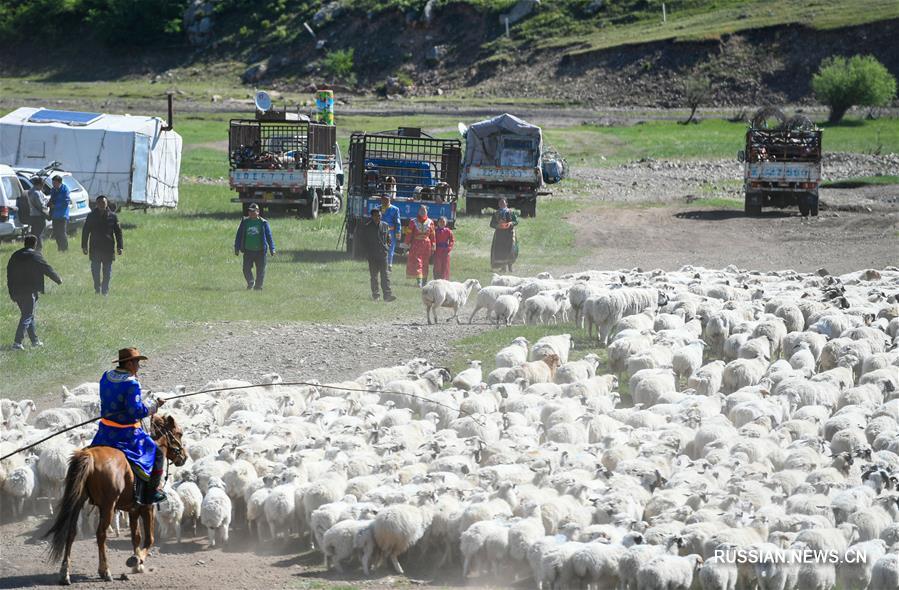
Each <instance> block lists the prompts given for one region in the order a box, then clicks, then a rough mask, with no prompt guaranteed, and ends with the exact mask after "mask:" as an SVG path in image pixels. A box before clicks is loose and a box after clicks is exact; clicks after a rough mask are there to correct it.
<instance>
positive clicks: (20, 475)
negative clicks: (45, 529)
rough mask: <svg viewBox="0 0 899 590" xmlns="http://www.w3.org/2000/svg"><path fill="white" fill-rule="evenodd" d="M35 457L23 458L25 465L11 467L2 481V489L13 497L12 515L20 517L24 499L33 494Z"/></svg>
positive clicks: (29, 497)
mask: <svg viewBox="0 0 899 590" xmlns="http://www.w3.org/2000/svg"><path fill="white" fill-rule="evenodd" d="M36 459H37V458H36V457H35V456H33V455H32V456H30V457H28V458H27V459H26V460H25V465H22V466H20V467H16V468H15V469H11V470H10V471H9V473H7V474H6V480H5V481H3V482H2V483H3V491H4V492H6V493H7V494H8V495H9V496H11V497H12V498H13V515H14V516H15V517H16V518H20V517H21V516H22V515H23V510H24V507H25V501H26V500H29V499H31V496H32V495H33V494H34V488H35V483H36V481H35V480H36V477H35V474H34V467H35V465H34V463H35V460H36Z"/></svg>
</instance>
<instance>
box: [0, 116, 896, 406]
mask: <svg viewBox="0 0 899 590" xmlns="http://www.w3.org/2000/svg"><path fill="white" fill-rule="evenodd" d="M229 118H230V115H228V114H190V115H186V116H184V117H182V118H181V120H180V124H179V126H178V130H179V132H180V133H181V134H182V135H183V137H184V144H185V150H184V159H183V168H182V173H183V174H184V176H185V180H184V181H183V182H182V186H181V189H182V190H181V202H180V205H179V207H178V209H177V210H166V211H149V212H146V213H143V212H137V211H129V210H126V211H124V212H123V213H122V214H121V221H122V223H123V224H124V227H125V242H126V248H125V255H124V256H123V257H122V258H120V259H119V260H118V261H117V262H116V264H115V267H114V274H113V281H112V294H111V296H110V297H109V298H108V299H104V298H100V297H97V296H95V295H94V293H93V288H92V283H91V278H90V272H89V263H88V260H87V257H86V256H83V255H82V254H81V252H80V250H79V248H78V245H79V244H78V241H77V239H76V240H75V242H74V243H73V244H72V246H73V247H72V249H71V250H70V251H69V252H68V253H66V254H60V253H58V252H57V251H56V247H55V245H54V244H52V242H51V243H48V245H47V248H46V253H47V258H48V260H49V262H50V263H51V264H52V265H53V266H54V267H55V268H56V269H57V270H58V271H59V272H60V274H61V275H62V277H63V280H64V283H63V285H62V286H61V287H56V286H55V285H52V286H51V288H50V292H49V293H48V294H47V295H46V296H44V297H42V298H41V302H40V308H39V313H38V322H39V331H40V335H41V337H42V338H43V339H44V341H45V342H46V343H47V346H46V347H45V348H44V349H42V350H36V351H34V350H28V351H26V352H24V353H15V354H13V352H12V351H10V350H9V349H8V345H9V343H10V341H11V336H12V332H13V330H14V327H15V322H16V319H17V317H18V311H17V310H16V308H15V306H14V305H13V304H12V302H10V301H9V300H8V299H4V300H3V302H0V310H2V313H0V332H2V334H4V336H2V340H0V342H2V343H3V344H5V347H4V348H3V349H0V375H2V376H3V377H2V381H0V395H4V394H10V393H13V392H15V393H16V395H18V396H37V395H40V394H41V393H44V392H47V391H50V390H51V389H53V388H55V387H56V386H58V385H59V384H62V383H66V384H73V383H77V382H79V381H80V380H82V379H93V378H96V373H97V371H98V370H99V368H101V367H103V366H106V363H107V361H108V357H109V354H110V351H114V350H116V349H118V348H120V347H122V346H124V345H128V344H136V345H138V346H139V347H140V348H142V349H146V350H150V351H152V350H160V349H163V348H165V347H166V346H169V345H172V344H176V343H180V342H185V341H188V340H189V339H191V338H195V337H202V335H203V333H204V330H205V329H206V328H205V326H206V324H207V323H210V322H217V321H230V320H258V321H263V322H282V321H319V322H358V321H359V319H360V318H361V317H366V318H375V319H381V320H388V319H396V318H404V319H409V320H412V321H422V320H423V319H424V318H423V317H422V315H423V314H422V308H421V304H420V300H419V298H418V293H417V290H416V289H415V288H414V287H412V286H411V283H409V282H407V281H405V280H404V279H403V274H404V273H403V267H402V262H401V261H400V262H399V263H398V264H397V265H396V267H395V269H396V270H395V275H394V283H395V284H396V286H397V295H398V297H399V300H398V301H397V302H396V304H395V305H393V306H389V307H388V306H386V305H384V304H380V305H379V304H375V303H372V302H370V301H369V298H368V295H369V293H368V274H367V270H366V268H365V265H364V264H363V263H361V262H355V261H351V260H348V259H347V258H346V256H345V255H344V253H343V251H342V249H341V248H340V247H338V244H337V242H338V235H339V233H340V228H341V224H342V219H343V218H342V215H323V216H321V217H320V218H319V219H318V220H316V221H310V220H297V219H294V218H291V217H275V218H273V219H272V226H273V231H274V234H275V240H276V242H277V245H278V250H279V252H278V255H277V256H276V257H275V258H274V259H272V260H271V263H270V266H269V272H268V278H267V281H266V290H265V291H263V292H262V293H255V292H253V293H247V292H246V290H245V289H244V283H243V278H242V275H241V270H240V259H239V258H238V257H235V256H234V255H233V250H232V244H233V239H234V232H235V230H236V228H237V223H238V220H239V209H238V206H237V205H235V204H232V203H231V202H230V199H231V197H232V194H231V191H230V190H229V189H228V187H227V185H226V184H225V183H224V182H221V181H219V182H216V183H214V184H209V183H199V182H195V181H194V180H192V179H193V178H194V177H205V178H213V179H215V178H218V177H223V176H225V175H226V174H227V165H226V162H225V157H226V154H225V150H224V148H223V147H222V146H221V145H219V144H220V143H221V141H222V139H224V138H225V137H226V129H227V121H228V119H229ZM339 123H340V125H341V128H340V129H341V131H340V141H341V142H342V143H344V153H346V152H345V142H346V140H347V138H348V137H349V131H350V130H353V129H360V130H379V129H388V128H390V127H396V126H397V125H400V124H407V125H411V124H416V125H421V126H422V127H424V128H425V129H426V130H430V131H431V132H433V133H435V134H437V135H441V136H445V137H452V136H453V135H454V134H455V133H456V132H455V123H456V119H455V118H453V117H446V116H442V117H414V118H403V117H383V118H375V117H344V118H342V119H341V120H340V121H339ZM743 129H744V127H743V125H742V124H736V123H727V122H725V121H720V120H707V121H703V122H702V123H700V124H699V125H691V126H688V127H684V126H679V125H676V124H674V123H668V122H650V123H646V124H643V125H635V126H631V127H612V128H606V127H593V126H576V127H566V128H552V129H549V130H548V131H547V137H548V141H550V142H551V143H553V144H555V145H556V146H557V147H559V149H560V150H561V151H562V153H564V154H565V155H566V156H567V157H568V158H569V162H570V163H571V164H572V166H573V167H579V166H597V167H600V166H609V165H613V164H615V163H618V162H622V161H625V160H629V159H634V158H641V157H653V158H676V157H681V158H700V157H701V158H727V157H732V154H733V153H735V152H736V150H737V149H739V147H740V142H741V138H742V132H743ZM875 142H879V143H880V144H882V145H884V146H887V147H884V148H883V149H884V151H899V121H897V120H895V119H881V120H878V121H856V122H850V123H849V124H847V125H845V126H839V127H833V128H827V129H826V131H825V146H826V148H827V149H829V150H845V151H865V150H868V149H873V146H874V143H875ZM601 156H605V158H606V159H605V160H602V159H601ZM555 188H556V194H557V196H558V198H554V199H546V200H544V201H542V202H541V204H540V205H539V208H538V217H537V218H536V219H534V220H530V219H528V220H525V221H524V222H523V223H522V224H521V226H520V235H521V239H522V253H521V259H520V262H521V264H520V265H519V266H517V267H516V272H517V273H522V274H535V273H537V272H540V271H542V270H547V269H553V270H554V271H558V269H559V268H560V267H573V266H575V265H576V263H577V261H578V260H579V259H580V257H581V256H582V255H583V252H580V251H578V250H577V249H576V248H575V240H574V233H573V231H572V229H571V227H570V226H569V225H568V224H567V223H565V222H564V221H562V220H563V219H564V217H565V216H566V215H569V214H575V213H576V212H577V211H578V210H579V209H580V208H581V207H582V206H583V205H584V204H585V200H584V197H583V194H584V191H582V190H580V189H581V188H583V187H581V184H579V183H578V181H574V180H572V181H566V182H563V183H562V184H561V185H556V187H555ZM695 204H697V205H698V206H706V207H714V208H731V207H737V206H739V203H738V202H736V201H733V200H729V199H720V198H715V197H713V196H711V195H710V196H709V198H702V199H699V200H698V201H696V202H695ZM456 235H457V240H458V247H457V250H456V251H455V253H454V257H453V276H454V277H456V278H463V277H464V278H467V277H477V278H478V279H480V280H481V281H482V282H487V281H489V277H490V272H489V268H488V267H489V244H490V239H491V235H492V234H491V231H490V229H489V227H488V220H487V219H486V218H469V217H461V218H460V221H459V225H458V228H457V231H456ZM18 247H19V245H17V244H10V243H3V244H0V260H6V259H7V258H8V256H9V255H10V253H11V252H12V251H14V250H15V249H16V248H18ZM360 309H361V310H364V313H363V314H360ZM520 330H521V328H520V327H516V328H515V329H514V331H516V332H517V331H520ZM527 330H531V328H527ZM532 331H533V332H534V335H535V336H536V335H537V333H539V332H540V330H539V329H535V330H532ZM528 333H531V332H528ZM507 336H508V334H506V333H505V331H504V330H498V331H497V332H490V333H489V335H488V336H485V337H484V338H485V339H486V340H484V341H483V344H484V345H486V346H487V349H488V350H494V349H496V348H498V347H499V346H501V345H502V344H504V343H505V342H507V341H508V340H509V338H508V337H507ZM460 346H461V348H460V352H459V355H458V358H457V359H456V360H455V361H454V362H457V363H463V364H464V358H465V357H466V356H471V352H472V347H471V346H470V345H469V344H465V343H464V342H463V343H462V344H461V345H460ZM472 346H473V345H472ZM466 347H467V348H466Z"/></svg>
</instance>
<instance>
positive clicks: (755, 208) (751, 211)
mask: <svg viewBox="0 0 899 590" xmlns="http://www.w3.org/2000/svg"><path fill="white" fill-rule="evenodd" d="M743 212H744V213H745V214H746V217H759V216H761V214H762V206H761V205H755V204H752V203H750V202H749V201H746V203H745V204H744V205H743Z"/></svg>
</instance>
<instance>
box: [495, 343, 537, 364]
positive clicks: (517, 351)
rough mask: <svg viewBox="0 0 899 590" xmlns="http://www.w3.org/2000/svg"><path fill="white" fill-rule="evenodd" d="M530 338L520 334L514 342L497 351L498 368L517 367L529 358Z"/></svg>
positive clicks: (496, 361)
mask: <svg viewBox="0 0 899 590" xmlns="http://www.w3.org/2000/svg"><path fill="white" fill-rule="evenodd" d="M528 344H529V342H528V339H527V338H525V337H524V336H519V337H518V338H516V339H515V340H513V341H512V344H510V345H509V346H507V347H505V348H503V349H502V350H500V351H499V352H498V353H496V357H495V363H496V368H497V369H499V368H504V367H516V366H518V365H520V364H522V363H524V362H526V361H527V360H528Z"/></svg>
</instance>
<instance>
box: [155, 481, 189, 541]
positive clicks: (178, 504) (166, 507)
mask: <svg viewBox="0 0 899 590" xmlns="http://www.w3.org/2000/svg"><path fill="white" fill-rule="evenodd" d="M164 491H165V500H163V501H162V502H160V503H159V504H158V505H157V508H156V518H157V520H158V522H159V528H160V531H159V538H161V539H162V538H165V536H166V535H170V536H171V535H173V536H174V537H175V542H176V543H181V520H182V519H183V518H184V502H183V501H182V500H181V496H180V495H179V494H178V492H176V491H175V490H174V488H172V487H171V486H166V487H165V490H164Z"/></svg>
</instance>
